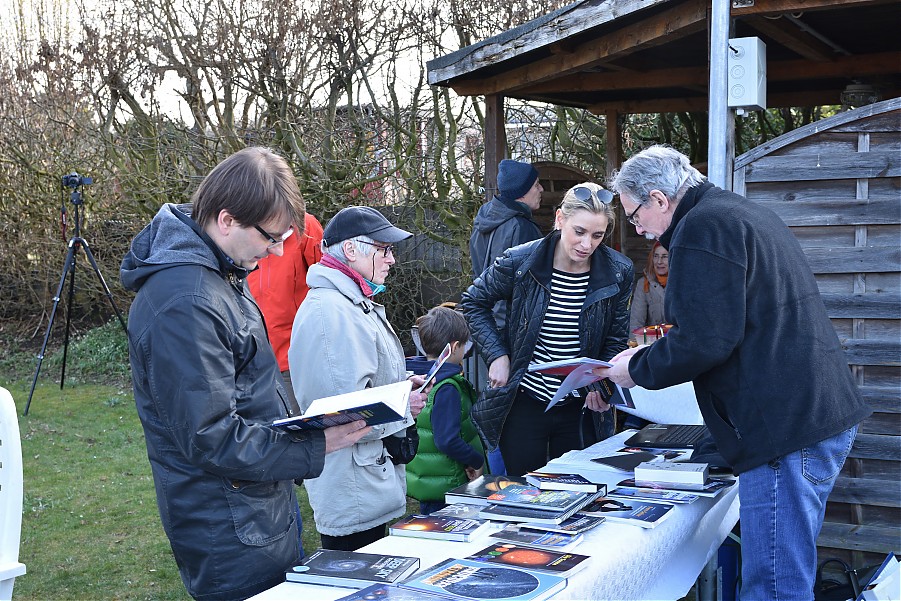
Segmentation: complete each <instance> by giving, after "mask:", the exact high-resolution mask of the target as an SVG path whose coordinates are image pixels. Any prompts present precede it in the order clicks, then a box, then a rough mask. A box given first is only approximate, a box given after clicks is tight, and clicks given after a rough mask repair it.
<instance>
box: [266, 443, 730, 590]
mask: <svg viewBox="0 0 901 601" xmlns="http://www.w3.org/2000/svg"><path fill="white" fill-rule="evenodd" d="M633 433H634V432H624V433H621V434H618V435H617V436H615V437H612V438H610V439H608V440H606V441H603V442H601V443H598V445H600V446H598V448H599V449H602V448H603V449H610V448H612V447H614V446H616V447H617V448H618V447H621V446H622V443H623V441H625V439H626V438H627V437H628V436H629V435H631V434H633ZM596 446H597V445H596ZM599 454H600V453H599ZM625 477H627V475H625V476H623V478H625ZM737 521H738V485H737V483H736V485H734V486H732V487H731V488H729V489H727V490H726V491H725V492H723V493H721V494H720V495H719V496H717V497H715V498H712V499H711V498H704V497H702V498H700V499H698V500H697V501H695V502H694V503H692V504H690V505H677V506H676V508H675V509H674V512H673V515H672V516H670V517H669V518H668V519H666V520H665V521H663V522H662V523H661V524H660V525H658V526H657V527H656V528H652V529H644V528H639V527H637V526H629V525H625V524H614V523H603V524H601V525H600V526H597V527H596V528H593V529H592V530H590V531H588V532H586V533H585V536H584V538H583V540H582V542H581V543H580V544H579V545H578V547H576V548H575V549H574V552H576V553H582V554H584V555H590V556H592V560H591V563H590V564H589V565H588V567H586V568H585V569H583V570H581V571H579V572H577V573H576V574H574V575H573V576H571V577H570V578H569V580H568V582H567V586H566V589H565V590H563V591H562V592H561V593H559V594H558V595H557V596H555V597H554V599H578V600H584V599H616V600H621V601H625V600H630V599H634V600H636V601H639V600H665V599H679V598H681V597H684V596H685V595H686V594H687V593H688V590H689V589H690V588H691V586H692V585H693V584H694V582H695V580H696V579H697V577H698V574H700V573H701V570H702V569H703V567H704V565H705V564H706V563H707V562H708V561H709V560H710V559H711V558H712V557H714V555H715V553H716V551H717V549H718V548H719V546H720V544H721V543H722V542H723V540H725V538H726V536H728V534H729V532H730V531H731V530H732V527H733V526H734V525H735V523H736V522H737ZM491 540H492V539H489V538H488V534H486V535H484V536H483V537H480V538H478V539H477V540H474V541H472V542H468V543H462V542H451V541H436V540H429V539H417V538H409V537H399V536H388V537H386V538H383V539H381V540H379V541H376V542H374V543H372V544H371V545H367V546H366V547H363V548H362V549H360V551H365V552H371V553H385V554H393V555H407V556H415V557H419V558H420V560H421V565H420V568H426V567H429V566H431V565H434V564H436V563H438V562H439V561H441V560H443V559H446V558H449V557H454V558H463V557H466V556H467V555H470V554H472V553H475V552H476V551H479V550H481V549H483V548H485V547H487V546H488V545H489V544H491ZM308 551H309V550H308ZM350 592H351V591H350V590H349V589H342V588H333V587H325V586H315V585H308V584H298V583H293V582H292V583H288V582H286V583H283V584H280V585H278V586H276V587H274V588H272V589H269V590H268V591H265V592H263V593H261V594H259V595H256V596H255V597H252V599H253V600H254V601H276V600H290V599H304V600H317V601H318V600H321V601H333V600H334V599H338V598H340V597H343V596H345V595H348V594H350Z"/></svg>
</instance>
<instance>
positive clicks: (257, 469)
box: [120, 148, 371, 600]
mask: <svg viewBox="0 0 901 601" xmlns="http://www.w3.org/2000/svg"><path fill="white" fill-rule="evenodd" d="M192 200H193V207H189V206H176V205H174V204H167V205H165V206H163V208H161V209H160V211H159V213H157V215H156V216H155V217H154V218H153V220H152V221H151V223H150V225H148V226H147V227H146V228H144V230H143V231H141V233H139V234H138V235H137V236H136V237H135V239H134V240H133V241H132V244H131V249H130V250H129V252H128V254H127V255H126V256H125V258H124V259H123V261H122V267H121V270H120V277H121V280H122V284H123V285H124V286H125V287H126V288H127V289H129V290H134V291H136V292H137V295H136V296H135V299H134V301H133V302H132V305H131V309H130V311H129V318H128V337H129V343H130V353H129V359H130V362H131V373H132V382H133V384H134V395H135V404H136V405H137V410H138V416H139V417H140V419H141V424H142V426H143V427H144V436H145V439H146V444H147V456H148V458H149V459H150V466H151V469H152V471H153V481H154V485H155V486H156V499H157V505H158V507H159V512H160V519H161V520H162V523H163V529H164V530H165V531H166V536H168V537H169V543H170V545H171V546H172V553H173V555H174V556H175V562H176V564H177V565H178V570H179V573H180V574H181V578H182V581H184V584H185V588H187V590H188V593H189V594H190V595H191V596H192V597H194V598H195V599H210V600H212V599H245V598H247V597H250V596H252V595H255V594H257V593H260V592H262V591H264V590H266V589H268V588H271V587H273V586H275V585H277V584H279V583H281V582H284V580H285V571H286V570H287V569H289V568H290V567H291V566H292V565H294V564H295V563H296V562H297V561H298V560H299V558H300V549H299V546H298V544H297V541H298V532H297V517H296V512H297V499H296V497H295V494H294V480H295V479H298V478H311V477H315V476H318V475H319V473H320V472H321V471H322V467H323V464H324V461H325V455H326V454H327V453H330V452H332V451H336V450H338V449H342V448H345V447H348V446H351V445H353V444H354V443H355V442H356V441H357V440H359V438H360V437H362V436H363V435H365V434H367V433H368V432H369V431H370V430H371V428H370V427H369V426H366V424H365V422H362V421H357V422H353V423H351V424H346V425H344V426H337V427H334V428H329V429H327V430H324V431H307V432H306V433H304V434H300V435H293V434H288V433H286V432H284V431H281V430H279V429H277V428H272V427H270V426H269V424H271V423H272V421H273V420H276V419H280V418H284V417H289V416H291V415H295V414H297V413H298V410H297V406H296V404H294V405H293V406H292V403H290V402H289V397H288V395H287V393H286V391H285V388H284V384H283V382H282V376H281V373H280V371H279V366H278V362H277V361H276V359H275V354H274V352H273V350H272V346H271V345H270V344H269V342H268V339H267V337H266V328H265V326H264V324H263V317H262V314H261V313H260V310H259V309H258V308H257V305H256V303H254V301H253V298H252V297H251V296H250V293H249V292H248V290H247V285H246V281H245V280H246V277H247V273H248V272H249V271H250V270H252V269H255V268H256V266H257V262H258V261H259V260H260V259H262V258H263V257H265V256H267V255H269V254H275V255H280V254H281V252H282V245H283V243H284V241H285V240H286V239H287V238H288V237H290V236H292V235H299V233H298V232H295V231H294V228H295V227H296V226H295V225H292V224H301V223H303V222H304V206H303V200H302V199H301V197H300V191H299V190H298V189H297V182H296V180H295V179H294V175H293V173H292V172H291V168H290V166H289V165H288V164H287V162H286V161H285V160H284V159H283V158H281V157H279V156H277V155H276V154H274V153H273V152H272V151H270V150H268V149H265V148H246V149H244V150H241V151H239V152H237V153H235V154H233V155H231V156H230V157H228V158H226V159H225V160H224V161H222V162H221V163H219V165H218V166H216V167H215V168H214V169H213V170H212V171H211V172H210V174H209V175H208V176H207V177H206V178H204V180H203V181H202V182H201V184H200V187H199V188H198V189H197V191H196V192H195V193H194V196H193V199H192Z"/></svg>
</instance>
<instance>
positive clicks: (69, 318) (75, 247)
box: [59, 237, 82, 390]
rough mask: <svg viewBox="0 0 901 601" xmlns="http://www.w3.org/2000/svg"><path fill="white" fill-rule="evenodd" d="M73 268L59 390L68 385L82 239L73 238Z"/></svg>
mask: <svg viewBox="0 0 901 601" xmlns="http://www.w3.org/2000/svg"><path fill="white" fill-rule="evenodd" d="M72 241H73V242H74V244H73V245H72V249H73V251H72V267H71V269H69V298H68V299H67V301H66V334H65V336H63V366H62V369H61V370H60V372H59V389H60V390H62V389H63V386H64V385H65V383H66V359H67V358H68V357H69V326H70V324H71V323H72V301H73V300H74V299H75V260H76V259H77V258H78V247H79V246H80V245H81V241H82V240H81V238H78V237H76V238H72Z"/></svg>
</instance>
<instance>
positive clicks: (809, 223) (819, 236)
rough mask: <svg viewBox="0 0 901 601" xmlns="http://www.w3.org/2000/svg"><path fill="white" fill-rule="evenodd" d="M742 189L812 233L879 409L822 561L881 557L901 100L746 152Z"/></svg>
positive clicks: (899, 535) (899, 330)
mask: <svg viewBox="0 0 901 601" xmlns="http://www.w3.org/2000/svg"><path fill="white" fill-rule="evenodd" d="M733 188H734V190H735V191H736V192H738V193H739V194H742V195H744V196H746V197H747V198H748V199H750V200H752V201H755V202H759V203H761V204H763V205H765V206H767V207H769V208H771V209H773V210H774V211H775V212H776V213H778V214H779V216H780V217H782V219H783V220H784V221H785V222H786V224H788V226H789V227H790V228H791V230H792V231H793V233H794V234H795V236H796V237H797V238H798V240H799V241H800V243H801V246H802V247H803V248H804V252H805V254H806V255H807V260H808V262H809V263H810V266H811V268H812V269H813V271H814V273H815V274H816V278H817V281H818V283H819V286H820V292H821V294H822V296H823V300H824V302H825V304H826V307H827V309H828V311H829V315H830V317H831V318H832V321H833V324H834V325H835V329H836V332H837V333H838V336H839V339H840V340H841V342H842V346H843V347H844V349H845V352H846V353H847V356H848V362H849V363H850V365H851V369H852V370H853V373H854V375H855V377H856V379H857V383H858V385H859V386H860V390H861V392H862V393H863V396H864V398H865V399H866V400H867V401H868V402H869V403H870V406H871V407H872V409H873V412H874V413H873V415H872V416H871V417H870V418H869V419H867V420H866V421H864V423H863V424H862V425H861V427H860V431H859V433H858V436H857V441H856V442H855V444H854V448H853V450H852V451H851V455H850V458H849V460H848V461H847V462H846V464H845V467H844V469H843V471H842V473H841V475H840V478H839V480H838V482H837V484H836V486H835V489H834V491H833V493H832V495H831V497H830V501H829V504H828V506H827V511H826V522H825V523H824V526H823V531H822V533H821V534H820V538H819V541H818V544H819V546H820V559H821V560H822V559H825V558H828V557H839V558H841V559H844V560H845V561H847V562H848V563H851V564H852V565H853V566H855V567H861V566H864V565H869V564H872V563H879V561H881V559H882V558H883V557H884V556H885V553H887V552H889V551H894V552H899V551H901V526H899V524H901V99H899V98H896V99H893V100H887V101H885V102H880V103H877V104H874V105H870V106H867V107H862V108H859V109H855V110H853V111H848V112H846V113H841V114H839V115H836V116H834V117H831V118H829V119H825V120H823V121H819V122H816V123H813V124H811V125H809V126H806V127H804V128H801V129H798V130H795V131H793V132H790V133H789V134H786V135H785V136H782V137H780V138H777V139H775V140H772V141H770V142H768V143H767V144H764V145H762V146H760V147H758V148H755V149H754V150H752V151H750V152H748V153H746V154H744V155H742V156H741V157H738V158H737V159H736V161H735V173H734V183H733ZM799 335H803V333H799Z"/></svg>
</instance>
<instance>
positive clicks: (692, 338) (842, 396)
mask: <svg viewBox="0 0 901 601" xmlns="http://www.w3.org/2000/svg"><path fill="white" fill-rule="evenodd" d="M660 243H661V244H662V245H663V246H664V248H667V249H668V250H669V261H670V275H669V279H668V280H667V284H666V300H665V310H666V316H667V319H668V320H669V321H670V323H672V324H673V328H672V329H671V330H670V331H669V333H668V334H667V335H666V336H665V337H664V338H662V339H660V340H658V341H657V342H655V343H654V344H652V345H651V346H650V347H648V348H647V349H643V350H642V351H639V352H638V353H636V354H635V355H634V357H633V358H632V360H631V362H630V364H629V372H630V374H631V375H632V379H633V380H634V381H635V383H636V384H638V385H639V386H643V387H645V388H649V389H659V388H665V387H667V386H673V385H674V384H679V383H681V382H687V381H692V382H693V383H694V388H695V393H696V395H697V397H698V405H699V407H700V409H701V413H702V414H703V416H704V422H705V423H706V424H707V427H708V428H709V429H710V432H711V434H712V435H713V438H714V439H715V440H716V444H717V446H718V447H719V451H720V453H721V454H722V455H723V457H725V458H726V460H727V461H729V462H730V463H731V464H732V467H733V470H734V471H735V473H741V472H743V471H746V470H749V469H751V468H754V467H757V466H759V465H762V464H764V463H767V462H769V461H772V460H773V459H776V458H778V457H781V456H783V455H786V454H788V453H792V452H795V451H797V450H799V449H801V448H803V447H806V446H809V445H812V444H814V443H817V442H819V441H821V440H825V439H827V438H830V437H832V436H834V435H836V434H838V433H840V432H842V431H844V430H847V429H848V428H850V427H851V426H853V425H855V424H857V423H859V422H860V421H861V420H863V419H864V418H865V417H866V416H867V415H869V414H870V410H869V409H868V408H867V406H866V405H865V404H864V402H863V401H862V400H861V397H860V393H859V391H858V390H857V386H856V385H855V383H854V380H853V378H852V375H851V370H850V369H849V368H848V362H847V360H846V358H845V354H844V352H843V351H842V348H841V345H840V344H839V341H838V337H837V336H836V333H835V328H834V327H833V326H832V322H831V321H830V320H829V316H828V315H827V313H826V308H825V307H824V305H823V301H822V298H821V297H820V291H819V288H818V287H817V283H816V280H815V279H814V277H813V273H812V272H811V270H810V267H809V266H808V263H807V258H806V257H805V256H804V252H803V251H802V250H801V246H800V244H798V241H797V239H796V238H795V237H794V235H793V234H792V233H791V231H790V230H789V229H788V227H786V225H785V223H783V222H782V220H781V219H780V218H779V217H778V216H777V215H776V214H775V213H773V212H772V211H770V210H769V209H766V208H764V207H762V206H760V205H759V204H757V203H755V202H751V201H749V200H747V199H745V198H743V197H741V196H739V195H737V194H733V193H732V192H727V191H725V190H721V189H719V188H717V187H715V186H713V185H712V184H710V183H708V182H705V183H704V184H701V185H700V186H698V187H695V188H692V189H690V190H689V191H688V193H687V194H686V195H685V197H684V198H683V199H682V200H681V201H679V204H678V205H677V207H676V211H675V214H674V215H673V222H672V224H670V227H669V229H667V231H666V232H664V234H663V235H662V236H661V238H660Z"/></svg>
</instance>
